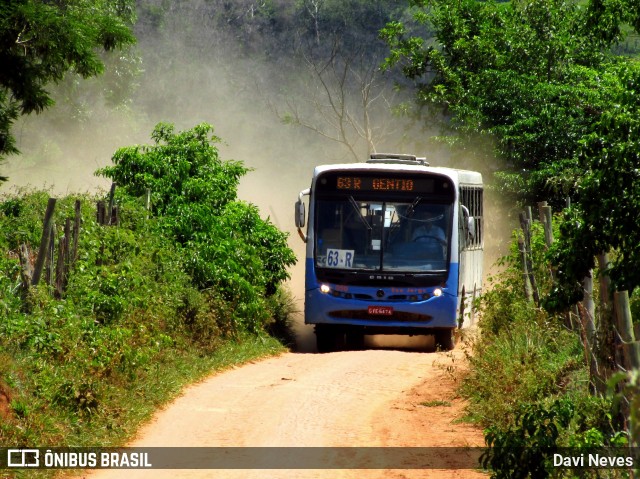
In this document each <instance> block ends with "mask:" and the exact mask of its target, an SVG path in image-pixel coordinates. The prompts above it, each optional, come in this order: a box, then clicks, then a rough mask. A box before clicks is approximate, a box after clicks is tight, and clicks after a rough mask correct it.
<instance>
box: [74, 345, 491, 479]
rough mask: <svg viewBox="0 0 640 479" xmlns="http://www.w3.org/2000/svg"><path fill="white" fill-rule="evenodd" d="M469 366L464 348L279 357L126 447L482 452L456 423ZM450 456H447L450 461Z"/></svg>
mask: <svg viewBox="0 0 640 479" xmlns="http://www.w3.org/2000/svg"><path fill="white" fill-rule="evenodd" d="M463 358H464V354H463V353H462V351H461V350H460V349H459V348H458V349H456V350H455V351H453V352H451V353H442V352H430V353H425V352H423V351H419V350H418V351H417V350H415V349H414V350H403V349H397V348H396V349H369V350H365V351H344V352H336V353H331V354H312V353H287V354H283V355H281V356H279V357H274V358H270V359H266V360H263V361H259V362H255V363H251V364H246V365H244V366H242V367H239V368H236V369H233V370H230V371H226V372H224V373H221V374H218V375H215V376H212V377H210V378H208V379H207V380H205V381H203V382H201V383H199V384H196V385H194V386H191V387H189V388H187V389H186V390H185V391H184V393H183V395H182V396H181V397H179V398H178V399H177V400H176V401H175V402H173V403H172V404H171V405H169V406H168V407H167V408H166V409H164V410H163V411H160V412H159V413H158V414H157V415H156V417H155V418H154V419H153V420H152V421H151V422H150V423H149V424H148V425H147V426H146V427H144V428H143V429H142V430H141V431H140V434H139V436H138V439H136V440H135V441H134V442H133V443H132V444H130V445H131V446H137V447H158V446H171V447H220V446H242V447H247V446H251V447H253V446H255V447H264V446H269V447H274V446H282V447H301V446H302V447H315V446H318V447H319V446H322V447H326V446H343V447H347V446H348V447H353V446H368V447H371V446H384V447H392V446H403V447H405V446H412V447H443V448H447V447H454V446H481V445H482V443H483V438H482V434H481V432H480V431H478V430H477V429H475V428H473V427H471V426H469V425H467V424H463V423H462V424H461V423H458V422H455V421H456V419H458V418H459V417H460V416H461V413H462V407H463V404H462V401H461V399H460V398H458V397H456V395H455V376H456V375H457V374H459V371H460V369H461V368H462V367H463V362H464V361H463ZM421 403H423V404H421ZM275 451H278V450H275ZM433 453H434V455H437V456H438V459H440V460H441V461H442V460H444V464H451V465H454V466H453V467H455V464H456V461H457V460H459V457H456V456H458V454H454V453H455V450H451V449H441V450H437V449H436V450H434V451H433ZM447 454H449V455H450V456H451V457H450V458H447ZM449 461H450V462H449ZM123 473H124V474H123ZM86 476H87V477H91V478H92V479H106V478H116V477H128V478H129V477H135V478H137V477H140V478H143V477H144V478H146V477H149V478H151V477H153V478H157V477H172V478H173V477H180V478H201V477H202V478H204V477H215V478H247V477H253V478H292V477H296V478H297V477H300V478H336V477H349V478H351V477H354V478H355V477H358V478H362V477H365V478H378V477H385V478H387V477H392V478H436V477H437V478H464V479H466V478H469V479H471V478H481V477H484V476H483V475H482V474H480V473H478V472H476V471H473V470H468V469H467V470H454V469H445V470H433V469H431V470H423V469H420V470H417V469H394V470H373V469H360V470H355V469H351V470H341V469H324V470H323V469H317V470H316V469H313V470H310V469H296V470H274V469H271V470H251V469H247V470H205V469H200V470H197V469H188V470H185V469H179V470H178V469H173V470H169V469H165V470H161V469H154V470H146V471H145V470H128V471H122V470H114V469H112V470H101V471H94V472H93V473H91V474H87V475H86Z"/></svg>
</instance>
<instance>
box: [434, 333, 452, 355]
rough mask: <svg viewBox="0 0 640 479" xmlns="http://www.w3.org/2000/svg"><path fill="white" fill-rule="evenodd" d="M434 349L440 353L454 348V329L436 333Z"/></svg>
mask: <svg viewBox="0 0 640 479" xmlns="http://www.w3.org/2000/svg"><path fill="white" fill-rule="evenodd" d="M435 340H436V348H440V349H441V350H442V351H451V350H452V349H453V348H455V347H456V335H455V328H451V329H444V330H442V331H437V332H436V334H435Z"/></svg>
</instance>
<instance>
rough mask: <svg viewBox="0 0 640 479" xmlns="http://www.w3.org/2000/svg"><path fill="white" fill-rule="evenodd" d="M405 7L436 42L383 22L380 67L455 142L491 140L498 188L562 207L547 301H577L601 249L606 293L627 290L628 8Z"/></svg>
mask: <svg viewBox="0 0 640 479" xmlns="http://www.w3.org/2000/svg"><path fill="white" fill-rule="evenodd" d="M412 3H413V4H414V5H415V6H417V7H418V10H417V11H418V17H417V18H418V21H421V22H429V23H430V25H431V26H432V28H433V29H434V31H435V34H436V38H437V40H438V43H437V44H433V43H428V42H425V41H424V39H423V38H420V37H418V38H416V37H412V36H410V35H408V34H407V33H406V29H405V28H404V25H403V24H401V23H398V22H396V23H392V24H389V25H388V26H387V28H386V29H384V30H383V32H382V33H383V36H384V37H385V38H386V40H387V42H388V44H389V45H390V47H391V51H392V53H391V55H390V57H389V58H388V60H387V65H388V66H393V65H396V64H400V65H401V66H402V68H403V71H404V74H405V75H406V76H407V77H409V78H411V79H413V80H414V81H415V86H416V90H417V99H418V101H419V102H420V103H424V104H427V105H429V106H431V107H436V108H438V109H440V110H441V111H442V112H443V113H444V115H443V117H444V118H446V119H447V120H448V121H449V126H450V127H451V129H452V134H453V133H455V134H457V135H460V136H461V137H462V138H463V139H465V138H466V140H467V142H466V143H465V142H464V141H463V142H462V144H463V145H465V146H467V147H470V146H471V143H470V142H471V141H472V140H473V139H474V138H475V136H476V135H478V134H481V135H490V136H492V137H493V138H495V141H496V150H497V151H496V152H497V154H498V155H499V157H500V158H501V159H503V160H505V162H506V165H507V169H506V171H505V172H504V173H503V174H502V175H500V176H498V179H501V180H506V181H503V182H502V184H501V189H502V190H503V191H506V192H511V193H513V194H514V195H515V196H516V197H517V198H519V199H520V200H522V201H523V202H525V203H527V204H532V203H535V202H536V201H543V200H544V201H549V202H550V203H551V204H552V205H553V206H554V207H556V208H562V207H564V204H565V199H566V198H571V200H572V204H573V205H574V208H573V209H572V210H571V211H570V212H568V213H567V215H566V221H565V222H564V224H563V226H562V228H561V234H560V237H559V241H557V242H556V245H554V260H553V264H554V265H556V266H557V267H558V275H557V277H556V279H557V287H556V288H555V289H554V290H553V292H552V294H551V295H550V296H549V297H548V298H547V300H546V301H545V305H546V306H547V307H548V308H550V310H552V311H558V310H564V309H566V308H567V307H568V306H569V305H571V304H572V303H574V302H575V301H576V300H578V299H580V297H581V294H582V293H581V290H580V287H579V282H580V281H581V280H582V278H584V277H585V276H586V275H587V274H588V271H589V269H590V268H592V267H593V258H594V256H596V255H597V254H599V253H601V252H609V251H611V250H614V251H616V252H617V254H616V260H615V262H614V264H613V265H612V268H611V271H610V274H611V277H612V280H613V282H614V284H615V286H616V287H617V288H619V289H628V290H629V291H633V289H634V288H635V287H637V286H638V285H639V284H640V273H639V272H638V269H637V267H636V265H637V264H638V260H639V258H638V252H639V251H640V250H639V249H638V245H639V244H640V241H639V240H640V238H639V237H638V235H639V234H640V228H638V222H637V221H635V220H634V217H635V211H636V210H637V206H638V204H640V202H639V200H640V193H639V192H638V184H639V183H638V181H636V176H637V174H636V173H637V169H638V165H639V164H640V146H639V144H638V142H637V141H636V139H637V128H638V125H637V122H638V120H637V119H638V113H639V112H638V101H637V98H638V85H639V84H640V82H639V79H640V64H638V62H637V61H633V60H631V59H629V58H626V57H615V56H614V55H613V54H612V53H611V48H612V46H614V45H615V44H616V43H617V42H619V41H621V40H623V39H624V36H625V35H626V34H628V33H629V31H630V29H629V28H626V27H624V26H625V25H627V24H630V25H633V27H634V28H635V29H636V31H638V27H639V26H640V10H639V8H638V4H637V2H635V1H631V0H616V1H611V2H603V1H600V0H593V1H588V2H585V5H583V4H581V2H572V1H565V0H535V1H533V2H509V3H508V4H504V5H499V4H496V3H492V2H479V1H476V0H463V1H460V2H453V3H452V2H447V1H445V0H423V1H414V2H412Z"/></svg>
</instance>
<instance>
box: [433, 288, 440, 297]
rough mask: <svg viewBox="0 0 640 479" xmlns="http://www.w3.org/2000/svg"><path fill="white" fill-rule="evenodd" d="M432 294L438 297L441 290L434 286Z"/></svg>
mask: <svg viewBox="0 0 640 479" xmlns="http://www.w3.org/2000/svg"><path fill="white" fill-rule="evenodd" d="M433 295H434V296H436V297H438V296H442V290H441V289H440V288H436V289H434V290H433Z"/></svg>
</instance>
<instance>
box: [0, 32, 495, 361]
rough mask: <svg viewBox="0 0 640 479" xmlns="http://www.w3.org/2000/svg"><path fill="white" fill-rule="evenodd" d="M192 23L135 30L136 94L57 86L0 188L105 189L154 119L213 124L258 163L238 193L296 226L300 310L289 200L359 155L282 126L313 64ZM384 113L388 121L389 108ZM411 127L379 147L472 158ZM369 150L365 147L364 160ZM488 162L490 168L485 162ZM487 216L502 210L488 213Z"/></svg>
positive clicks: (304, 336) (95, 84)
mask: <svg viewBox="0 0 640 479" xmlns="http://www.w3.org/2000/svg"><path fill="white" fill-rule="evenodd" d="M190 27H191V28H190V29H188V31H184V29H181V28H180V27H179V25H176V26H173V27H172V25H171V24H167V25H165V28H164V30H163V32H162V34H159V33H151V34H145V35H144V36H143V37H141V38H140V37H139V38H140V40H139V44H138V46H137V47H136V48H137V54H138V55H139V56H140V58H141V68H142V73H141V75H140V76H139V77H138V78H137V82H138V83H139V85H138V86H137V88H136V89H135V90H134V92H133V96H132V99H131V101H128V102H126V103H124V104H121V105H119V106H117V107H113V106H108V104H107V102H106V101H105V98H104V95H103V93H102V91H101V89H100V85H101V84H100V80H99V79H91V80H86V81H83V82H81V83H80V84H79V85H77V86H76V87H74V89H73V90H72V91H73V92H74V95H75V96H74V98H73V100H71V99H70V95H68V91H69V88H66V89H65V88H62V87H57V88H53V91H54V98H55V100H56V105H55V106H54V107H53V108H51V109H50V110H47V111H45V112H44V113H42V114H40V115H32V116H29V117H25V118H22V119H21V120H20V121H19V123H18V124H17V125H16V128H15V130H14V132H15V133H16V136H17V140H18V147H19V148H20V150H21V151H22V153H21V155H19V156H16V157H12V158H10V159H9V161H7V163H5V164H3V165H2V166H1V171H2V173H3V174H6V175H7V176H9V178H10V181H9V183H8V184H5V185H3V186H1V187H0V194H2V193H5V192H7V191H9V190H10V187H11V186H27V185H28V186H32V187H38V188H40V187H45V188H48V189H50V190H51V191H52V194H57V195H59V194H67V193H71V192H84V191H95V190H96V189H99V188H103V189H106V188H108V186H109V185H108V180H105V179H103V178H98V177H96V176H94V174H93V173H94V171H95V170H96V169H98V168H101V167H104V166H107V165H109V164H110V158H111V156H112V154H113V153H114V152H115V151H116V149H118V148H120V147H122V146H128V145H133V144H148V143H151V139H150V133H151V131H152V129H153V127H154V125H156V124H157V123H158V122H161V121H162V122H170V123H173V124H175V127H176V129H177V130H182V129H186V128H191V127H193V126H195V125H196V124H198V123H201V122H207V123H210V124H212V125H213V126H214V128H215V134H216V135H218V136H219V137H220V138H221V139H222V143H221V144H220V145H219V149H220V152H221V158H222V159H224V160H228V159H234V160H240V161H243V162H244V163H245V165H246V166H248V167H250V168H252V169H253V171H252V172H250V173H249V174H247V175H246V176H245V177H244V178H243V180H242V181H241V184H240V188H239V197H240V199H242V200H246V201H249V202H251V203H254V204H256V205H257V206H258V207H259V208H260V211H261V213H262V215H263V217H269V218H270V219H271V221H272V222H273V223H274V224H275V225H276V226H278V227H279V228H280V229H282V230H283V231H287V232H289V233H290V235H289V244H290V246H291V247H292V248H293V249H294V251H295V253H296V255H297V257H298V264H297V265H296V266H295V267H293V268H292V269H291V280H290V282H289V286H290V289H291V291H292V293H293V295H294V297H295V298H296V303H297V305H298V310H299V311H300V312H302V310H303V298H304V256H305V251H304V244H303V243H302V241H301V240H300V238H299V237H298V234H297V233H296V231H295V228H294V225H293V204H294V202H295V200H296V199H297V195H298V192H299V191H300V190H302V189H304V188H307V187H308V186H309V184H310V179H311V174H312V171H313V167H314V166H315V165H318V164H325V163H338V162H345V161H346V162H351V161H353V158H350V157H349V156H348V152H347V151H346V149H345V148H344V146H342V145H340V144H338V143H335V142H332V141H329V140H326V139H324V138H322V137H321V136H320V135H317V134H316V133H314V132H312V131H308V130H305V129H302V128H300V127H294V126H292V125H286V124H284V123H283V122H282V121H280V120H279V118H278V117H277V115H276V113H275V112H274V105H276V106H277V105H278V104H282V103H286V101H291V102H294V103H295V102H299V104H304V96H305V85H308V70H306V69H305V68H304V66H303V65H300V66H299V68H292V67H291V66H292V65H294V66H295V65H296V64H295V62H286V64H287V65H288V66H287V68H283V62H282V60H281V59H277V58H276V59H274V58H270V57H268V56H260V55H249V56H247V55H243V54H242V52H240V51H239V50H238V48H237V47H236V46H234V44H233V42H232V41H228V40H225V39H224V32H220V33H216V32H213V31H211V28H210V26H209V25H206V24H205V23H203V24H202V25H198V24H197V23H194V24H192V25H191V26H190ZM69 81H71V82H73V81H72V80H67V82H69ZM358 94H359V92H357V91H356V92H354V95H358ZM384 115H385V118H384V121H389V116H388V115H389V113H385V114H384ZM381 116H382V115H381ZM377 120H380V121H383V119H382V118H381V117H380V118H377ZM375 121H376V119H374V122H375ZM393 121H395V122H398V123H400V122H404V121H405V120H402V119H393ZM407 124H408V123H407ZM407 128H409V127H408V126H407ZM407 128H404V127H402V128H399V130H398V135H397V136H396V137H394V138H389V139H387V140H385V142H383V143H381V144H379V145H377V146H378V148H377V149H378V151H394V152H402V153H415V154H418V155H423V154H424V153H429V152H430V153H431V155H429V154H427V156H429V157H430V158H429V160H430V161H431V164H432V165H441V166H462V167H469V165H468V164H466V163H467V161H468V158H467V159H466V160H463V161H456V159H455V158H454V159H452V158H451V157H450V156H449V155H448V154H446V153H443V152H436V153H434V152H433V150H430V151H425V149H426V143H425V141H424V140H425V138H427V136H429V134H428V133H427V132H425V131H423V127H422V128H421V127H419V126H415V125H414V126H413V127H412V128H413V129H414V130H413V131H409V130H408V129H407ZM434 154H435V155H436V156H438V157H436V158H434ZM365 155H366V148H365V149H363V150H362V159H365ZM478 158H480V156H478ZM482 166H483V168H482V170H485V171H486V169H487V165H482ZM487 215H491V216H492V217H500V216H501V215H498V214H496V212H490V211H487ZM494 215H495V216H494ZM485 221H486V223H489V220H488V219H487V220H485ZM487 240H489V238H487ZM296 321H297V323H298V326H297V327H296V329H297V333H298V336H299V338H300V343H301V345H300V347H301V348H302V349H303V350H311V349H312V348H313V346H312V343H313V342H314V340H313V337H312V331H311V328H309V327H306V326H304V325H303V324H302V315H301V314H298V317H297V320H296Z"/></svg>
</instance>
